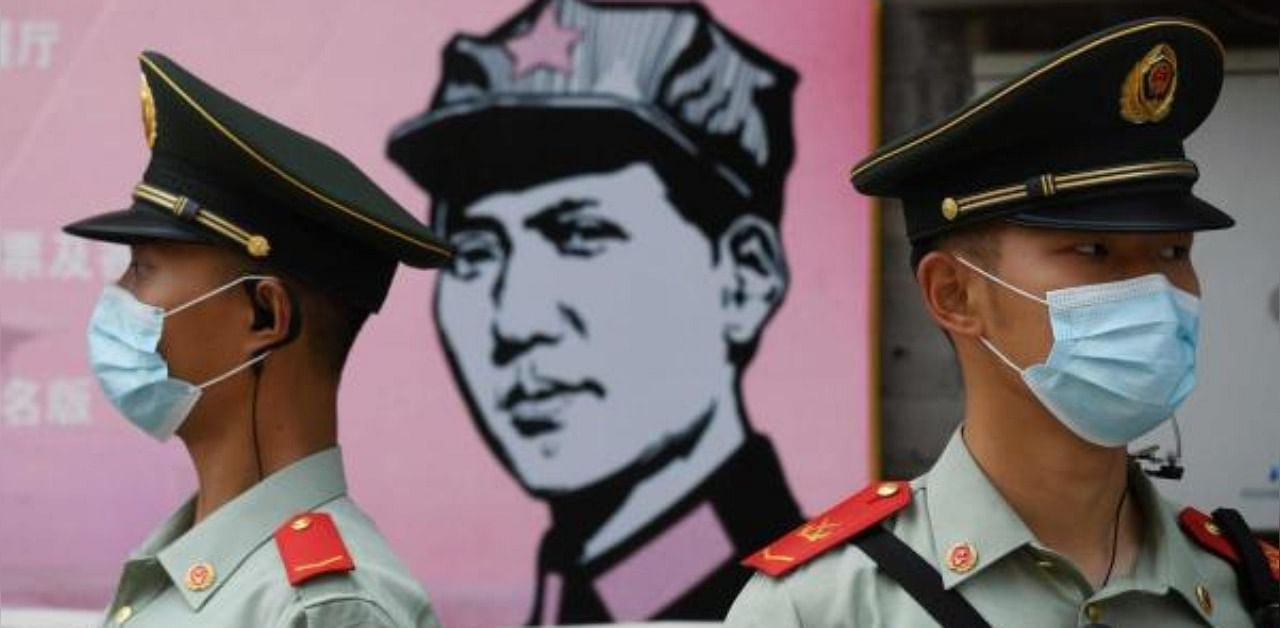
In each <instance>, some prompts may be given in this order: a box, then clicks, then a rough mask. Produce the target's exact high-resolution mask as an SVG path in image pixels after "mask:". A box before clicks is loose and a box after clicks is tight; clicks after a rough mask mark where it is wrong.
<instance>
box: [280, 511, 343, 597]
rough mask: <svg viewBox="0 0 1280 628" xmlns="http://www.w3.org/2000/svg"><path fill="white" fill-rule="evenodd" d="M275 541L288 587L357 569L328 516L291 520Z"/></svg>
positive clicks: (318, 514) (312, 514) (320, 514)
mask: <svg viewBox="0 0 1280 628" xmlns="http://www.w3.org/2000/svg"><path fill="white" fill-rule="evenodd" d="M275 538H276V548H277V549H279V550H280V559H281V560H282V561H284V569H285V572H286V573H288V575H289V584H291V585H293V586H295V587H296V586H298V585H300V584H302V583H304V582H306V581H308V580H310V579H312V578H314V577H316V576H320V575H323V574H327V573H345V572H348V571H353V570H355V568H356V564H355V561H353V560H352V558H351V554H350V552H348V551H347V546H346V545H345V544H344V543H343V542H342V535H340V534H339V533H338V527H337V526H336V525H334V523H333V517H331V516H329V514H328V513H323V512H306V513H302V514H300V515H296V516H294V517H291V518H290V519H289V520H288V521H286V522H285V523H284V525H282V526H280V528H279V529H277V530H276V534H275Z"/></svg>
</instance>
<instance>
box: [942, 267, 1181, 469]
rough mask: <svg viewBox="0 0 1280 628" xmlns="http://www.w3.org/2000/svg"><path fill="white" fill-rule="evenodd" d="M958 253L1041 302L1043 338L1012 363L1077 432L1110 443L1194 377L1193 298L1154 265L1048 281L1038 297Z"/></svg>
mask: <svg viewBox="0 0 1280 628" xmlns="http://www.w3.org/2000/svg"><path fill="white" fill-rule="evenodd" d="M956 259H958V260H959V261H960V263H962V264H964V265H965V266H968V267H969V268H971V269H973V270H974V271H975V272H977V273H978V274H980V275H982V276H984V277H986V278H987V279H989V280H991V281H993V282H995V283H997V284H999V285H1001V286H1004V287H1005V288H1008V289H1009V290H1012V291H1013V292H1014V293H1016V294H1019V295H1021V296H1023V297H1026V298H1028V299H1031V300H1033V301H1036V302H1038V303H1041V304H1043V305H1045V306H1047V307H1048V308H1049V321H1050V324H1051V325H1052V327H1053V348H1052V349H1051V350H1050V351H1049V356H1048V358H1046V359H1045V361H1044V363H1042V364H1035V365H1032V366H1029V367H1026V368H1020V367H1019V366H1018V365H1017V364H1014V362H1013V361H1012V360H1010V359H1009V358H1008V357H1007V356H1005V354H1004V353H1003V352H1001V351H1000V350H999V349H998V348H996V346H995V344H993V343H992V342H991V341H990V340H989V339H987V338H983V339H982V343H983V344H984V345H986V347H987V348H988V349H990V350H991V352H992V353H994V354H995V355H996V356H997V357H999V358H1000V360H1001V361H1003V362H1004V363H1005V364H1007V365H1008V366H1009V368H1012V369H1013V370H1015V371H1017V372H1018V373H1020V374H1021V375H1022V380H1023V381H1024V382H1025V383H1026V385H1027V387H1028V388H1030V389H1031V392H1032V393H1034V394H1035V396H1036V398H1037V399H1039V400H1040V403H1042V404H1043V405H1044V407H1045V408H1047V409H1048V410H1049V412H1051V413H1052V414H1053V415H1054V416H1055V417H1057V418H1058V420H1060V421H1062V423H1063V424H1064V425H1066V426H1067V427H1068V428H1069V429H1070V430H1071V431H1072V432H1075V434H1076V435H1077V436H1079V437H1080V438H1083V439H1085V440H1087V441H1089V442H1092V443H1095V444H1098V445H1102V446H1105V447H1119V446H1121V445H1125V444H1127V443H1129V442H1131V441H1133V440H1134V439H1136V438H1138V437H1139V436H1142V435H1143V434H1146V433H1147V432H1150V431H1151V430H1153V429H1155V428H1156V427H1157V426H1159V425H1160V424H1161V423H1164V422H1165V421H1166V420H1168V419H1169V418H1170V417H1172V416H1173V413H1174V411H1175V410H1176V409H1177V408H1178V406H1180V405H1181V404H1182V402H1183V401H1184V400H1185V399H1186V398H1187V395H1189V394H1191V389H1192V388H1194V387H1195V384H1196V342H1197V337H1198V334H1199V327H1200V300H1199V299H1198V298H1196V297H1195V295H1192V294H1190V293H1188V292H1185V291H1183V290H1179V289H1178V288H1176V287H1175V286H1174V285H1173V284H1172V283H1170V282H1169V279H1168V278H1167V277H1165V276H1164V275H1162V274H1153V275H1144V276H1142V277H1136V278H1134V279H1128V280H1125V281H1117V282H1112V283H1102V284H1092V285H1086V286H1079V287H1075V288H1067V289H1064V290H1054V291H1051V292H1049V293H1047V294H1046V295H1045V297H1044V298H1040V297H1038V296H1036V295H1034V294H1031V293H1030V292H1027V291H1026V290H1023V289H1021V288H1018V287H1016V286H1014V285H1011V284H1009V283H1007V282H1005V281H1004V280H1003V279H1000V278H999V277H996V276H995V275H992V274H990V273H988V272H987V271H985V270H982V269H981V268H978V267H977V266H975V265H974V264H972V263H970V262H969V261H968V260H965V259H964V258H961V257H957V258H956Z"/></svg>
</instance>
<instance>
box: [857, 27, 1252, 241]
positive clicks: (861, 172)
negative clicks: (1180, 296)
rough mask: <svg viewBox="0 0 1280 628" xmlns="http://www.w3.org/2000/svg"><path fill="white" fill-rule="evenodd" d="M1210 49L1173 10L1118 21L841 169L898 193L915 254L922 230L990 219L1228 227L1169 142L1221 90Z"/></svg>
mask: <svg viewBox="0 0 1280 628" xmlns="http://www.w3.org/2000/svg"><path fill="white" fill-rule="evenodd" d="M1222 66H1223V48H1222V44H1221V42H1219V41H1218V39H1217V37H1215V36H1214V34H1213V33H1212V32H1210V31H1209V30H1208V29H1207V28H1205V27H1204V26H1202V25H1200V24H1197V23H1195V22H1192V21H1189V20H1185V19H1180V18H1151V19H1145V20H1141V21H1136V22H1130V23H1127V24H1123V25H1120V26H1117V27H1115V28H1112V29H1109V30H1106V31H1103V32H1100V33H1097V34H1095V35H1091V36H1089V37H1087V38H1085V39H1082V40H1080V41H1077V42H1076V43H1074V44H1071V45H1070V46H1067V47H1066V48H1064V49H1062V50H1060V51H1058V52H1057V53H1055V54H1053V55H1052V56H1050V57H1049V58H1048V59H1046V60H1044V61H1043V62H1041V63H1039V64H1038V65H1036V66H1034V67H1032V68H1031V69H1030V70H1028V71H1026V72H1024V73H1023V74H1022V75H1020V76H1018V77H1016V78H1013V79H1011V80H1009V81H1008V82H1006V83H1004V84H1003V85H1001V86H999V87H997V88H995V89H993V90H991V91H990V92H988V93H986V94H984V95H982V96H981V97H979V98H977V99H976V100H974V101H973V102H971V103H970V104H968V105H967V106H965V107H963V108H962V109H960V110H959V111H957V112H955V113H953V114H951V115H949V116H947V117H946V118H945V119H943V120H941V121H939V122H937V123H935V124H932V125H930V126H928V127H926V128H924V129H922V130H920V131H917V132H915V133H912V134H910V135H908V136H907V137H905V138H902V139H899V140H897V141H895V142H893V143H891V144H889V145H887V146H884V147H883V148H880V149H879V150H877V151H876V152H875V153H873V154H872V155H870V156H868V157H867V158H866V159H864V160H862V162H861V163H859V164H858V165H856V166H854V167H853V170H852V173H851V178H852V180H853V185H854V187H855V188H857V189H858V190H859V191H860V192H863V193H865V194H869V195H875V196H885V197H894V198H900V199H902V203H903V207H904V210H905V211H906V223H907V235H908V237H909V238H910V240H911V242H912V243H913V245H915V248H916V260H915V261H918V258H919V256H920V255H922V254H923V252H927V250H928V249H929V248H930V247H931V242H932V241H933V239H934V238H936V237H938V236H940V235H945V234H947V233H950V232H953V231H955V230H957V229H963V228H964V227H967V226H970V225H975V224H979V223H985V222H987V221H991V220H996V219H1000V220H1004V221H1008V222H1012V223H1015V224H1019V225H1024V226H1031V227H1045V228H1055V229H1077V230H1089V231H1129V232H1144V231H1150V232H1159V231H1197V230H1203V229H1220V228H1225V227H1230V226H1231V225H1232V224H1234V221H1233V220H1232V219H1231V217H1229V216H1227V215H1226V214H1225V213H1223V212H1222V211H1220V210H1219V209H1217V208H1215V207H1213V206H1212V205H1210V204H1209V203H1207V202H1205V201H1203V200H1201V199H1199V198H1196V197H1195V196H1194V195H1193V194H1192V185H1193V184H1194V183H1195V182H1196V179H1197V178H1198V176H1199V171H1198V169H1197V167H1196V164H1195V163H1194V162H1192V161H1191V160H1189V159H1187V156H1186V154H1185V152H1184V151H1183V140H1184V139H1185V138H1186V137H1187V136H1188V135H1190V134H1191V132H1192V131H1194V130H1195V129H1196V127H1198V126H1200V123H1201V122H1203V121H1204V119H1205V118H1206V117H1207V116H1208V115H1209V112H1210V110H1212V109H1213V105H1214V102H1215V101H1216V100H1217V98H1218V92H1219V90H1220V89H1221V86H1222V72H1223V70H1222Z"/></svg>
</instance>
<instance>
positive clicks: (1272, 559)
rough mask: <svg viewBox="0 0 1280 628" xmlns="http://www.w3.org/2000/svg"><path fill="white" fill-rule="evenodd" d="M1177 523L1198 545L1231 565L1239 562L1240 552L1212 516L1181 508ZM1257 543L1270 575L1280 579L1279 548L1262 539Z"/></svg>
mask: <svg viewBox="0 0 1280 628" xmlns="http://www.w3.org/2000/svg"><path fill="white" fill-rule="evenodd" d="M1178 525H1179V526H1181V527H1182V531H1183V532H1185V533H1186V534H1187V536H1189V537H1191V539H1192V540H1193V541H1195V542H1196V543H1197V544H1198V545H1200V547H1203V548H1204V549H1206V550H1208V551H1209V552H1211V553H1213V554H1216V555H1217V556H1218V557H1219V558H1222V559H1224V560H1226V561H1227V562H1230V563H1231V564H1233V565H1235V564H1238V563H1239V562H1240V554H1239V553H1238V552H1236V548H1235V547H1233V546H1232V545H1231V542H1230V541H1228V540H1227V537H1225V536H1223V534H1222V531H1221V530H1219V529H1218V524H1216V523H1214V522H1213V517H1210V516H1209V515H1206V514H1204V513H1203V512H1200V511H1199V510H1196V509H1195V508H1183V509H1182V512H1181V513H1179V514H1178ZM1258 545H1259V547H1261V548H1262V555H1263V556H1265V557H1266V559H1267V566H1268V567H1270V568H1271V577H1272V578H1275V579H1276V580H1280V549H1276V546H1274V545H1272V544H1270V543H1267V542H1266V541H1262V540H1259V541H1258Z"/></svg>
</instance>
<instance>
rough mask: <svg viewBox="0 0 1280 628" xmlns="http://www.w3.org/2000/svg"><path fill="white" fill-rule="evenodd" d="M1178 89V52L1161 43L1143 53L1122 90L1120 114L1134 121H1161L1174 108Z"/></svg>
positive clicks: (1136, 122)
mask: <svg viewBox="0 0 1280 628" xmlns="http://www.w3.org/2000/svg"><path fill="white" fill-rule="evenodd" d="M1177 91H1178V55H1177V54H1175V53H1174V52H1173V48H1171V47H1169V45H1168V44H1158V45H1156V47H1155V48H1152V49H1151V51H1150V52H1148V53H1147V54H1146V55H1145V56H1143V57H1142V59H1141V60H1140V61H1138V63H1137V64H1135V65H1134V66H1133V69H1132V70H1130V71H1129V76H1128V77H1126V78H1125V80H1124V86H1123V88H1121V90H1120V117H1122V118H1124V119H1125V120H1128V121H1129V122H1132V123H1134V124H1146V123H1149V122H1159V121H1161V120H1163V119H1165V118H1166V117H1168V115H1169V112H1170V111H1172V110H1173V96H1174V93H1175V92H1177Z"/></svg>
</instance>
